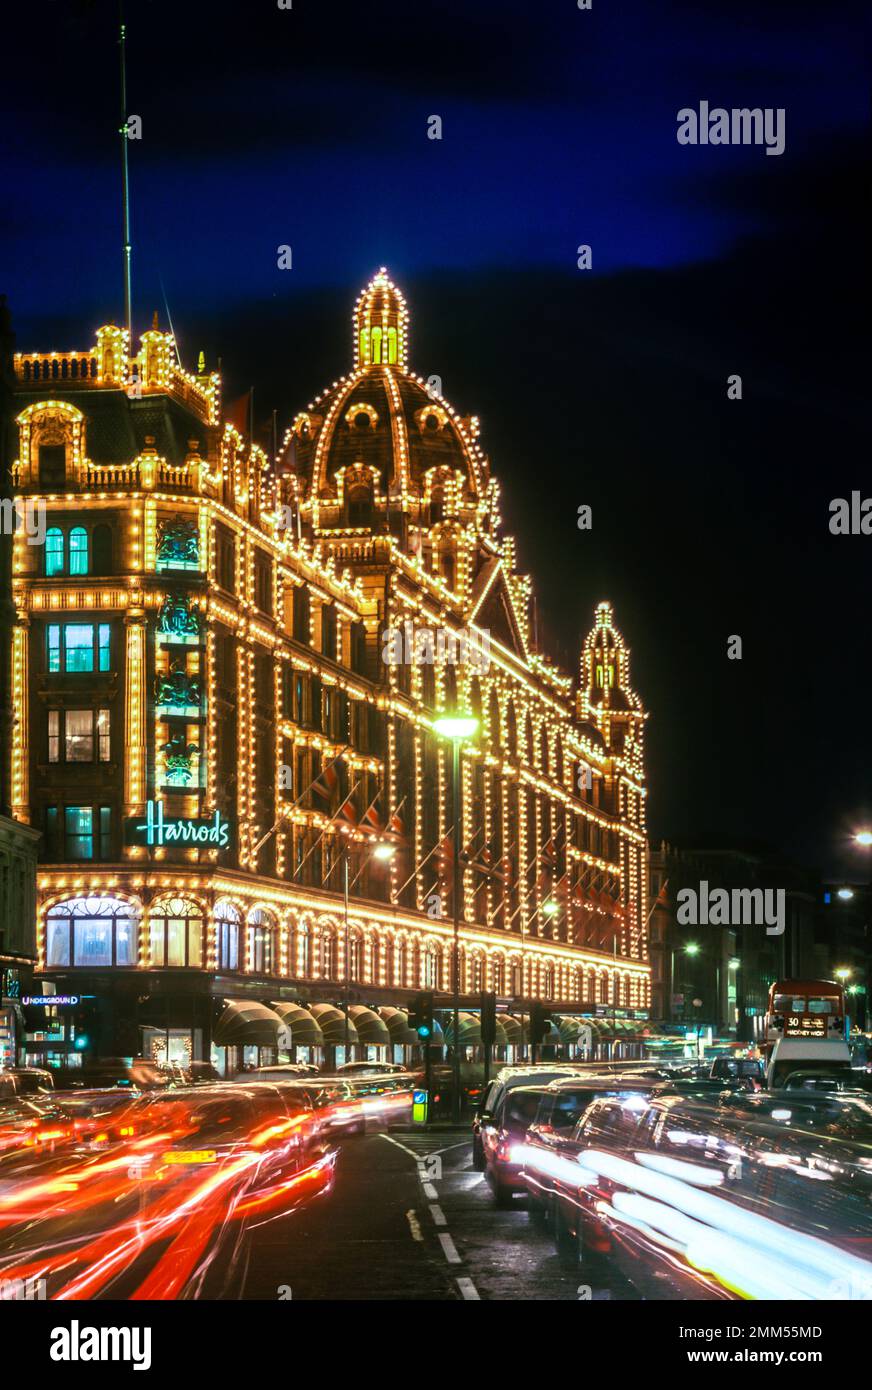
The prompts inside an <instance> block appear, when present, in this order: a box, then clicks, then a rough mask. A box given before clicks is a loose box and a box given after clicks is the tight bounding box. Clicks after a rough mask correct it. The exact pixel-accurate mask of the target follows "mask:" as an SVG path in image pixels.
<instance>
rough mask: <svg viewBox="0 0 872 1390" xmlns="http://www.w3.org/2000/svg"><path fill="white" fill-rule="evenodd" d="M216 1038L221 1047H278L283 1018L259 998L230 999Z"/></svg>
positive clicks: (217, 1028)
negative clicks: (258, 1000)
mask: <svg viewBox="0 0 872 1390" xmlns="http://www.w3.org/2000/svg"><path fill="white" fill-rule="evenodd" d="M224 1002H225V1005H226V1007H225V1009H224V1012H223V1013H222V1014H221V1017H220V1018H219V1019H218V1022H217V1024H216V1025H215V1031H214V1033H213V1035H212V1041H213V1042H214V1043H215V1044H216V1046H217V1047H239V1046H243V1045H248V1046H251V1047H275V1046H276V1040H277V1038H278V1031H279V1026H280V1024H281V1022H282V1020H281V1019H280V1018H279V1016H278V1014H277V1013H275V1012H274V1011H273V1010H272V1009H270V1008H267V1006H266V1004H259V1003H258V1002H257V1000H255V999H226V1000H225V1001H224Z"/></svg>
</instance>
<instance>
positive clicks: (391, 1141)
mask: <svg viewBox="0 0 872 1390" xmlns="http://www.w3.org/2000/svg"><path fill="white" fill-rule="evenodd" d="M378 1137H379V1139H386V1140H387V1141H388V1143H389V1144H396V1146H397V1148H398V1149H402V1151H403V1153H404V1154H408V1155H409V1157H410V1158H413V1159H414V1160H415V1162H416V1163H417V1162H418V1158H419V1155H418V1154H416V1153H415V1150H414V1149H407V1148H406V1146H405V1144H401V1143H400V1141H399V1139H394V1137H393V1135H391V1134H380V1135H379V1136H378Z"/></svg>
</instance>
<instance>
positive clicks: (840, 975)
mask: <svg viewBox="0 0 872 1390" xmlns="http://www.w3.org/2000/svg"><path fill="white" fill-rule="evenodd" d="M850 974H851V971H850V970H849V969H848V968H847V966H844V965H843V966H842V968H841V970H837V971H836V979H837V980H847V978H848V976H849V975H850Z"/></svg>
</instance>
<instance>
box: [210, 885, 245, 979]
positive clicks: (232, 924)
mask: <svg viewBox="0 0 872 1390" xmlns="http://www.w3.org/2000/svg"><path fill="white" fill-rule="evenodd" d="M241 925H242V917H241V915H240V913H239V912H238V911H237V909H236V908H235V907H234V906H233V904H232V903H230V902H228V901H227V899H226V898H221V899H220V901H219V902H217V903H216V904H215V932H216V936H217V938H218V943H217V944H218V969H219V970H238V969H239V928H240V926H241Z"/></svg>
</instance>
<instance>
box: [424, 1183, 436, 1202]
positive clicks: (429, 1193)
mask: <svg viewBox="0 0 872 1390" xmlns="http://www.w3.org/2000/svg"><path fill="white" fill-rule="evenodd" d="M421 1186H422V1187H423V1189H424V1196H425V1197H429V1199H430V1201H431V1202H435V1201H436V1200H437V1199H438V1197H439V1193H438V1192H437V1191H436V1189H435V1187H434V1186H433V1184H432V1182H424V1180H423V1178H422V1179H421Z"/></svg>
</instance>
